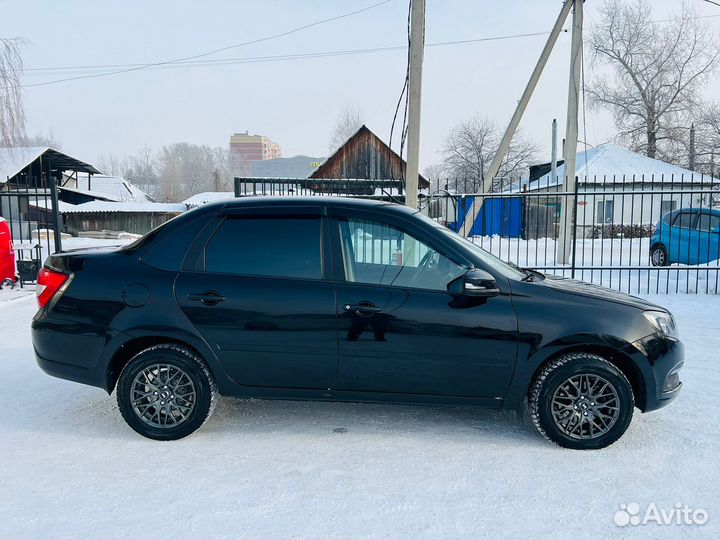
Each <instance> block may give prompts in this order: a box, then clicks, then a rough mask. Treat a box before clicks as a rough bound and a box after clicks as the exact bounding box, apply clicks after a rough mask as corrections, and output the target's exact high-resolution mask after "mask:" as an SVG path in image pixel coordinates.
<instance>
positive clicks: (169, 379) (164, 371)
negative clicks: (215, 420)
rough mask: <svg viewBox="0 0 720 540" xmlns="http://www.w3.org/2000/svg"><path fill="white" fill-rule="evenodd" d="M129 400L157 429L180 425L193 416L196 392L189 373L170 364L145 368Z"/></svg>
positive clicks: (146, 421)
mask: <svg viewBox="0 0 720 540" xmlns="http://www.w3.org/2000/svg"><path fill="white" fill-rule="evenodd" d="M130 400H131V405H132V409H133V411H134V412H135V414H136V415H137V416H138V418H140V420H142V421H143V422H144V423H145V424H147V425H149V426H152V427H154V428H161V429H165V428H172V427H177V426H179V425H180V424H182V423H183V422H185V420H187V419H188V418H189V417H190V414H191V413H192V411H193V409H194V408H195V403H196V402H197V393H196V391H195V385H194V384H193V382H192V379H190V376H189V375H188V374H187V373H185V372H184V371H183V370H182V369H180V368H178V367H177V366H174V365H171V364H154V365H151V366H148V367H146V368H145V369H143V370H142V371H141V372H140V373H138V374H137V376H136V377H135V379H133V382H132V385H131V387H130Z"/></svg>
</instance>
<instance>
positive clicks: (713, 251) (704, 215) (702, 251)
mask: <svg viewBox="0 0 720 540" xmlns="http://www.w3.org/2000/svg"><path fill="white" fill-rule="evenodd" d="M696 228H697V230H698V252H699V255H698V261H697V263H698V264H705V263H709V262H711V261H716V260H717V259H718V257H719V255H720V254H719V253H718V252H719V251H720V214H716V213H713V212H711V211H709V210H704V211H702V212H700V216H699V217H698V220H697V224H696Z"/></svg>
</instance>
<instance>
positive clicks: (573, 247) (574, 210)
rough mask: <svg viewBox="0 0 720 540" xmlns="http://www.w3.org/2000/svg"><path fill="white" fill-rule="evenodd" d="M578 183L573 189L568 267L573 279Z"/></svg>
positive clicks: (575, 252)
mask: <svg viewBox="0 0 720 540" xmlns="http://www.w3.org/2000/svg"><path fill="white" fill-rule="evenodd" d="M579 185H580V182H575V186H574V189H573V211H572V220H573V226H572V261H571V266H570V277H571V278H572V279H575V255H576V254H577V221H578V220H577V217H578V215H577V208H578V186H579Z"/></svg>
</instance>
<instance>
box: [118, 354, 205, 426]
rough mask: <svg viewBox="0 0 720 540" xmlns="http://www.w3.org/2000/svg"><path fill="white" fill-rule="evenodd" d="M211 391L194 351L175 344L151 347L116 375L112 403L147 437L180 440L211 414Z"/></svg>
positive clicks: (129, 423)
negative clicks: (114, 396) (115, 390)
mask: <svg viewBox="0 0 720 540" xmlns="http://www.w3.org/2000/svg"><path fill="white" fill-rule="evenodd" d="M216 396H217V389H216V387H215V382H214V380H213V377H212V375H211V374H210V371H209V370H208V368H207V366H206V365H205V363H204V362H203V361H202V359H201V358H199V357H198V356H197V355H196V354H195V353H193V352H192V351H190V350H188V349H186V348H185V347H181V346H179V345H175V344H162V345H155V346H153V347H150V348H148V349H145V350H144V351H142V352H140V353H139V354H137V355H136V356H134V357H133V358H132V360H130V362H129V363H128V364H127V365H126V366H125V368H124V369H123V370H122V372H121V373H120V378H119V379H118V385H117V402H118V406H119V407H120V412H121V413H122V416H123V418H124V419H125V421H126V422H127V423H128V425H129V426H130V427H131V428H132V429H134V430H135V431H137V432H138V433H139V434H140V435H143V436H145V437H148V438H150V439H157V440H174V439H181V438H183V437H186V436H188V435H190V434H191V433H193V432H194V431H196V430H197V429H198V428H200V426H202V425H203V424H204V423H205V421H206V420H207V419H208V418H209V417H210V415H211V414H212V410H213V408H214V406H215V401H216Z"/></svg>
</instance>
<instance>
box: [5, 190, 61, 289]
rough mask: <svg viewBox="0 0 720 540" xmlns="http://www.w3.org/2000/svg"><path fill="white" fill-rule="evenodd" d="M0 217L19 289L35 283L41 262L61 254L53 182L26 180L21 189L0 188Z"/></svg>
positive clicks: (58, 219) (58, 218) (58, 214)
mask: <svg viewBox="0 0 720 540" xmlns="http://www.w3.org/2000/svg"><path fill="white" fill-rule="evenodd" d="M0 217H2V218H4V219H5V220H7V222H8V225H9V227H10V234H11V237H12V242H13V247H14V251H15V257H16V265H17V271H18V276H19V278H20V285H21V286H23V285H24V284H25V283H27V282H34V281H35V280H36V279H37V274H38V271H39V269H40V266H41V265H42V261H43V259H44V258H45V257H46V256H47V255H48V254H50V253H53V252H56V251H61V250H62V235H61V231H62V226H61V221H60V220H61V217H60V213H59V203H58V192H57V182H56V180H55V179H54V178H50V179H48V180H46V179H45V178H32V177H26V178H24V182H23V183H22V184H21V185H16V184H9V183H6V184H3V185H2V187H1V188H0ZM4 277H9V276H3V278H4ZM0 281H1V280H0Z"/></svg>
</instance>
